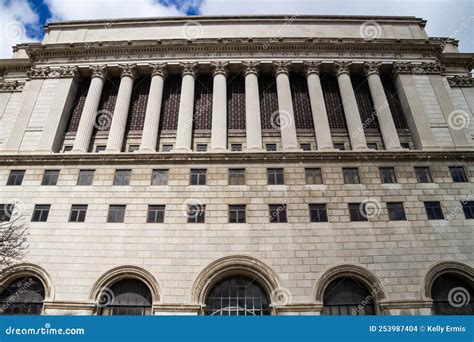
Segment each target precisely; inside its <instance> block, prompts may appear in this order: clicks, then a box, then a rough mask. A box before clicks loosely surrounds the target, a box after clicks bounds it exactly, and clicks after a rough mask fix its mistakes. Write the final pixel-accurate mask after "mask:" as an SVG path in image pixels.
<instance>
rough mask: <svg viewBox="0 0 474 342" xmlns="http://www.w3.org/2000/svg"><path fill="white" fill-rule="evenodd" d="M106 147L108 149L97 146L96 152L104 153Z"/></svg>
mask: <svg viewBox="0 0 474 342" xmlns="http://www.w3.org/2000/svg"><path fill="white" fill-rule="evenodd" d="M105 147H106V146H105V145H97V146H96V147H95V152H97V153H98V152H103V151H105Z"/></svg>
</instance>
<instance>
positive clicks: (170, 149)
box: [161, 145, 173, 152]
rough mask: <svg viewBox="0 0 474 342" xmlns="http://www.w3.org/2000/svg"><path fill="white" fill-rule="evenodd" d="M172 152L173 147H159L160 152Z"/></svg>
mask: <svg viewBox="0 0 474 342" xmlns="http://www.w3.org/2000/svg"><path fill="white" fill-rule="evenodd" d="M172 150H173V145H163V146H162V147H161V151H162V152H171V151H172Z"/></svg>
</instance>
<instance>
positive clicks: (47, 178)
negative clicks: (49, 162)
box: [41, 170, 59, 185]
mask: <svg viewBox="0 0 474 342" xmlns="http://www.w3.org/2000/svg"><path fill="white" fill-rule="evenodd" d="M58 177H59V170H45V171H44V174H43V180H42V181H41V185H56V184H58Z"/></svg>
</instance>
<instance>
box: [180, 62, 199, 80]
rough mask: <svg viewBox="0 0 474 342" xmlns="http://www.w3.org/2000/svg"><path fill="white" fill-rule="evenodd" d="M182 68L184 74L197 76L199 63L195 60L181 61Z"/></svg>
mask: <svg viewBox="0 0 474 342" xmlns="http://www.w3.org/2000/svg"><path fill="white" fill-rule="evenodd" d="M180 66H181V69H182V73H183V76H184V75H191V76H193V77H196V76H197V71H198V65H197V63H195V62H193V63H190V62H186V63H180Z"/></svg>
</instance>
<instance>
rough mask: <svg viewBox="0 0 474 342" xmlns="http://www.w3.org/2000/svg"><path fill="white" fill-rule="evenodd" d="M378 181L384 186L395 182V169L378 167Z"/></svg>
mask: <svg viewBox="0 0 474 342" xmlns="http://www.w3.org/2000/svg"><path fill="white" fill-rule="evenodd" d="M379 173H380V181H381V182H382V183H384V184H393V183H396V182H397V177H396V176H395V169H394V168H393V167H380V168H379Z"/></svg>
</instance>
